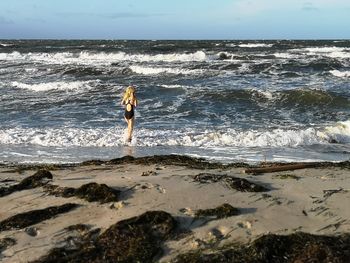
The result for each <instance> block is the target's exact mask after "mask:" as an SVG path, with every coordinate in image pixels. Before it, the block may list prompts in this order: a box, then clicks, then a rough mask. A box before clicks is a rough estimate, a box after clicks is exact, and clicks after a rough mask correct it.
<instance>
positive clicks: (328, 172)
mask: <svg viewBox="0 0 350 263" xmlns="http://www.w3.org/2000/svg"><path fill="white" fill-rule="evenodd" d="M297 164H299V165H300V163H297ZM284 165H285V163H264V164H263V165H262V166H261V165H260V166H252V165H248V164H244V163H232V164H229V165H227V164H222V163H217V162H216V163H213V162H208V161H206V160H204V159H198V158H192V157H187V156H179V155H163V156H157V155H156V156H145V157H138V158H134V157H131V156H125V157H122V158H116V159H112V160H109V161H100V160H93V161H87V162H82V163H79V164H76V165H73V166H72V165H69V166H67V165H65V166H54V165H52V166H48V165H34V166H33V165H30V166H16V165H12V166H2V165H0V207H2V209H1V213H0V260H2V261H3V262H13V261H15V262H47V261H50V260H51V261H52V262H54V261H59V260H63V258H65V256H67V255H68V258H69V257H71V259H72V260H76V261H78V262H80V261H83V258H84V257H85V258H89V259H93V258H95V259H96V260H97V261H98V259H99V258H100V259H101V257H102V258H103V257H107V258H108V257H110V259H111V262H118V261H123V260H124V261H125V260H126V261H127V260H129V261H130V260H135V259H138V260H139V261H142V262H154V261H156V262H203V261H205V260H207V261H206V262H219V261H220V260H221V261H220V262H230V261H232V259H233V258H237V257H239V258H241V260H242V262H254V260H255V261H260V262H261V261H264V260H265V262H267V261H266V260H268V258H269V257H270V259H271V258H274V257H275V258H277V259H278V258H280V260H281V261H278V260H277V262H285V261H284V258H285V257H287V258H288V259H290V261H287V262H294V261H295V260H297V259H298V260H301V261H302V260H303V259H305V258H306V259H312V258H317V257H318V255H320V254H321V255H325V257H326V258H328V260H329V261H333V262H346V261H344V259H345V258H348V256H350V249H349V248H350V209H349V207H348V204H349V201H350V177H349V175H348V174H349V169H350V162H349V161H346V162H341V163H329V162H326V163H325V162H321V163H314V164H313V165H314V167H306V168H300V169H296V170H286V171H276V172H265V173H259V174H254V173H244V171H245V170H246V169H252V168H259V167H265V168H266V167H276V166H277V167H281V166H284ZM129 228H132V229H133V231H131V232H125V231H126V230H125V229H129ZM135 238H137V239H135ZM300 243H303V244H309V245H308V246H305V247H304V246H303V247H300V246H298V245H297V244H300ZM91 244H93V245H91ZM246 244H249V246H246ZM91 246H92V247H91ZM116 247H122V248H123V249H122V250H118V249H116ZM247 247H248V248H249V249H250V248H253V249H255V250H254V251H255V252H254V253H253V252H252V251H250V250H249V249H248V248H247ZM96 248H100V249H96ZM289 248H290V249H291V250H290V249H289ZM247 249H248V250H247ZM259 249H263V250H264V251H265V252H266V253H265V254H264V253H262V254H264V255H265V256H266V257H267V258H261V255H262V254H261V253H260V252H259ZM79 251H80V252H79ZM101 251H102V252H101ZM84 253H85V254H84ZM101 253H102V254H101ZM252 253H253V254H252ZM259 253H260V254H259ZM244 255H246V256H247V255H250V256H251V258H248V257H246V256H244ZM117 259H118V260H117ZM219 259H220V260H219ZM243 259H245V261H243ZM79 260H80V261H79ZM292 260H294V261H292ZM238 262H240V261H238ZM270 262H271V260H270ZM321 262H322V261H321ZM325 262H326V261H325Z"/></svg>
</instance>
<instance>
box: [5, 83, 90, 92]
mask: <svg viewBox="0 0 350 263" xmlns="http://www.w3.org/2000/svg"><path fill="white" fill-rule="evenodd" d="M93 83H96V81H72V82H64V81H57V82H48V83H38V84H26V83H21V82H17V81H14V82H12V83H11V85H12V87H14V88H19V89H27V90H32V91H49V90H77V91H80V90H87V89H91V88H93V85H92V84H93Z"/></svg>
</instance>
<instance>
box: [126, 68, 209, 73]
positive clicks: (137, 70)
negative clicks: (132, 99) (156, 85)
mask: <svg viewBox="0 0 350 263" xmlns="http://www.w3.org/2000/svg"><path fill="white" fill-rule="evenodd" d="M130 69H131V70H132V71H133V72H135V73H137V74H142V75H158V74H174V75H180V74H182V75H195V74H201V73H202V72H203V70H190V69H180V68H160V67H157V68H154V67H143V66H130Z"/></svg>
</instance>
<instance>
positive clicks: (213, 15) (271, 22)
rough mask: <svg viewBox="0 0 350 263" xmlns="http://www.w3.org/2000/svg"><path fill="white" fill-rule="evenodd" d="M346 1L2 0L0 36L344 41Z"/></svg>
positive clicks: (348, 18) (349, 23)
mask: <svg viewBox="0 0 350 263" xmlns="http://www.w3.org/2000/svg"><path fill="white" fill-rule="evenodd" d="M349 14H350V1H349V0H305V1H304V0H270V1H269V0H215V1H214V0H174V1H169V0H168V1H167V0H124V1H121V0H69V1H68V0H1V1H0V39H13V38H14V39H18V38H45V39H46V38H51V39H349V38H350V30H349V28H350V15H349Z"/></svg>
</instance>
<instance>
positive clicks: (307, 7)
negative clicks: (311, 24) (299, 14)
mask: <svg viewBox="0 0 350 263" xmlns="http://www.w3.org/2000/svg"><path fill="white" fill-rule="evenodd" d="M302 10H304V11H318V10H319V9H318V8H317V7H315V6H314V5H313V3H311V2H306V3H304V6H303V7H302Z"/></svg>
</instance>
